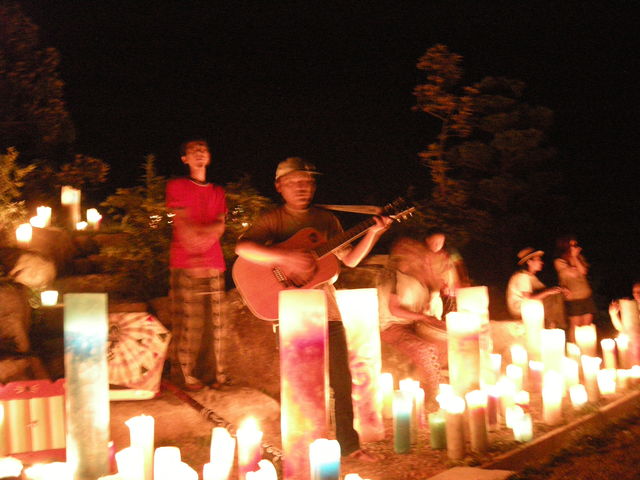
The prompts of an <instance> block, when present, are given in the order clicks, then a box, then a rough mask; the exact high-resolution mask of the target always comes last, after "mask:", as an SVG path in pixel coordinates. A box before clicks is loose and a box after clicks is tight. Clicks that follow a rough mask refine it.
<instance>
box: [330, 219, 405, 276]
mask: <svg viewBox="0 0 640 480" xmlns="http://www.w3.org/2000/svg"><path fill="white" fill-rule="evenodd" d="M374 219H375V222H376V223H375V225H373V226H372V227H370V228H369V229H368V230H367V233H365V235H364V237H362V240H360V241H359V242H358V244H357V245H356V246H354V247H353V248H352V249H351V250H350V251H349V252H348V253H347V254H346V255H345V256H344V257H342V263H344V264H345V265H346V266H347V267H351V268H353V267H355V266H357V265H358V264H359V263H360V262H361V261H362V259H363V258H364V257H366V256H367V255H368V254H369V252H370V251H371V249H372V248H373V246H374V245H375V244H376V242H377V241H378V240H379V239H380V237H381V236H382V234H383V233H384V232H386V231H387V230H388V229H389V227H390V226H391V223H392V222H393V220H391V219H390V218H389V217H378V216H376V217H374Z"/></svg>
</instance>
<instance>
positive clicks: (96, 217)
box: [87, 208, 102, 230]
mask: <svg viewBox="0 0 640 480" xmlns="http://www.w3.org/2000/svg"><path fill="white" fill-rule="evenodd" d="M101 220H102V215H100V212H98V210H96V209H95V208H89V209H87V223H88V224H89V227H90V228H91V229H92V230H98V229H99V228H100V221H101Z"/></svg>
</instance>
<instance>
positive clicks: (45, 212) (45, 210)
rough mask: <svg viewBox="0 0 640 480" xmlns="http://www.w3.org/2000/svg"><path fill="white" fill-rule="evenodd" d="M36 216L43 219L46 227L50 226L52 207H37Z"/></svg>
mask: <svg viewBox="0 0 640 480" xmlns="http://www.w3.org/2000/svg"><path fill="white" fill-rule="evenodd" d="M36 216H37V217H38V218H41V219H42V222H43V224H44V227H48V226H49V225H51V207H45V206H40V207H37V208H36Z"/></svg>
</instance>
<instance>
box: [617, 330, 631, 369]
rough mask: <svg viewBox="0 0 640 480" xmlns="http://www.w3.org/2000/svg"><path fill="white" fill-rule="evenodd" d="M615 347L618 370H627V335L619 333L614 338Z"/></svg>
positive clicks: (628, 365)
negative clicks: (618, 363) (616, 349)
mask: <svg viewBox="0 0 640 480" xmlns="http://www.w3.org/2000/svg"><path fill="white" fill-rule="evenodd" d="M616 347H617V348H618V361H619V362H620V368H629V367H630V366H631V364H630V362H629V335H627V334H625V333H619V334H618V336H617V337H616Z"/></svg>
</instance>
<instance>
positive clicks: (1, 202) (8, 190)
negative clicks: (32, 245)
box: [0, 148, 35, 245]
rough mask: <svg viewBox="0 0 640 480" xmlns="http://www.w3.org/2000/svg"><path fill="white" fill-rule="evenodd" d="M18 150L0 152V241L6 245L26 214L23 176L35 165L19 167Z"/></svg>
mask: <svg viewBox="0 0 640 480" xmlns="http://www.w3.org/2000/svg"><path fill="white" fill-rule="evenodd" d="M17 159H18V152H17V151H16V150H15V149H14V148H9V149H7V153H6V154H0V243H1V244H4V245H7V244H9V243H10V240H9V239H10V237H11V236H12V235H13V232H14V230H15V228H16V226H17V225H18V224H19V223H21V222H22V221H23V220H24V217H25V215H26V211H25V207H24V201H23V200H21V194H22V192H21V189H22V187H23V186H24V178H25V177H26V176H27V174H29V172H31V171H32V170H33V169H34V168H35V165H29V166H27V167H20V166H19V165H18V163H17Z"/></svg>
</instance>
